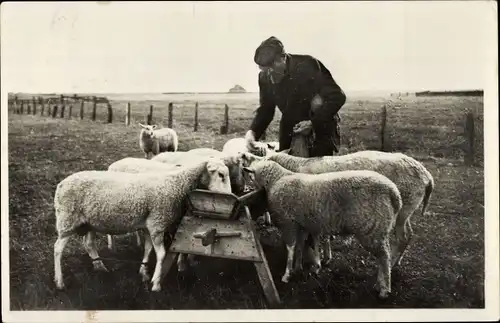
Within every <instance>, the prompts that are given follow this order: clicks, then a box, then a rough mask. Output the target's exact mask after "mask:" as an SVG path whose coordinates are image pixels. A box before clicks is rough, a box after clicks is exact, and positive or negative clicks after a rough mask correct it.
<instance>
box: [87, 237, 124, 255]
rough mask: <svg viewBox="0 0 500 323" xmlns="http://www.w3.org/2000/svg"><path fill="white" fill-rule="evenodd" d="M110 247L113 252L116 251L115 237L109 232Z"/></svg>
mask: <svg viewBox="0 0 500 323" xmlns="http://www.w3.org/2000/svg"><path fill="white" fill-rule="evenodd" d="M84 239H85V237H84ZM108 249H109V250H110V251H112V252H116V242H115V237H113V236H112V235H111V234H108Z"/></svg>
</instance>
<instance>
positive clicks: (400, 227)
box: [392, 203, 419, 266]
mask: <svg viewBox="0 0 500 323" xmlns="http://www.w3.org/2000/svg"><path fill="white" fill-rule="evenodd" d="M418 205H419V203H414V204H410V205H403V207H402V209H401V211H399V215H398V217H397V219H396V225H395V229H394V232H395V235H396V242H395V243H396V246H393V247H392V249H393V250H392V254H393V258H392V266H399V265H400V264H401V259H402V258H403V254H404V253H405V251H406V249H407V248H408V245H409V244H410V241H411V239H412V237H413V229H412V227H411V224H410V217H411V215H412V214H413V212H415V209H416V208H417V206H418ZM396 255H397V256H396Z"/></svg>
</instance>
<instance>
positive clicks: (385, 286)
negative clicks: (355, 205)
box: [358, 235, 391, 299]
mask: <svg viewBox="0 0 500 323" xmlns="http://www.w3.org/2000/svg"><path fill="white" fill-rule="evenodd" d="M358 241H359V242H360V243H361V245H362V246H363V248H365V249H366V250H367V251H369V252H370V253H371V254H372V255H374V256H375V258H376V259H377V263H378V272H377V281H376V283H375V286H374V288H375V290H377V291H378V292H379V297H380V298H382V299H384V298H387V297H388V296H389V294H390V292H391V251H390V243H389V236H387V237H383V238H380V237H375V236H373V235H369V236H367V235H359V237H358ZM377 242H378V243H377Z"/></svg>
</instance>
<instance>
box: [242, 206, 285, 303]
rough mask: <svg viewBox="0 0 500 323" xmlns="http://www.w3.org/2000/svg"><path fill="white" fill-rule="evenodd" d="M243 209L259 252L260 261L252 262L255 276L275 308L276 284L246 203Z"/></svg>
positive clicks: (279, 301) (278, 300) (277, 301)
mask: <svg viewBox="0 0 500 323" xmlns="http://www.w3.org/2000/svg"><path fill="white" fill-rule="evenodd" d="M244 209H245V216H246V220H247V222H248V225H249V226H250V227H251V228H252V230H251V232H252V234H253V238H254V241H255V244H256V247H257V251H258V252H259V256H260V259H261V260H262V262H254V266H255V270H256V271H257V276H258V277H259V282H260V285H261V286H262V290H263V291H264V295H265V296H266V299H267V302H268V304H269V306H270V307H271V308H277V307H279V306H280V305H281V300H280V295H279V294H278V290H277V289H276V285H274V280H273V276H272V274H271V269H270V268H269V264H268V263H267V258H266V255H265V253H264V250H263V249H262V245H261V244H260V240H259V237H258V235H257V231H256V230H255V226H254V225H253V222H252V215H251V214H250V210H249V209H248V206H246V205H245V207H244Z"/></svg>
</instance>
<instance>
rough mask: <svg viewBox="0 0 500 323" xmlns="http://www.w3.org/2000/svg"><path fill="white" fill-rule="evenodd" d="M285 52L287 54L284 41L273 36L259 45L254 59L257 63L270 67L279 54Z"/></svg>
mask: <svg viewBox="0 0 500 323" xmlns="http://www.w3.org/2000/svg"><path fill="white" fill-rule="evenodd" d="M283 54H285V47H284V46H283V43H282V42H281V41H280V40H279V39H278V38H276V37H274V36H271V37H269V38H268V39H266V40H264V41H263V42H262V43H261V44H260V46H259V47H257V49H256V50H255V55H254V58H253V60H254V62H255V63H256V64H257V65H260V66H264V67H269V66H271V65H272V64H273V62H274V60H275V59H276V57H277V56H278V55H283Z"/></svg>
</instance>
